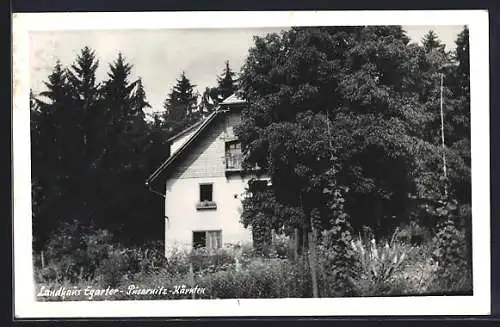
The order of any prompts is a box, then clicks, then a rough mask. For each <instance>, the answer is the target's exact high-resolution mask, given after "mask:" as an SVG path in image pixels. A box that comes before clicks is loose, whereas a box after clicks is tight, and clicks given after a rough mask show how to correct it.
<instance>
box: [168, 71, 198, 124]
mask: <svg viewBox="0 0 500 327" xmlns="http://www.w3.org/2000/svg"><path fill="white" fill-rule="evenodd" d="M195 87H196V85H194V84H191V81H190V80H189V79H188V78H187V76H186V73H185V72H182V73H181V75H180V78H179V79H177V83H176V85H174V87H173V88H172V89H171V91H170V93H169V94H168V97H167V99H166V100H165V101H164V103H163V108H164V109H165V115H164V121H165V124H166V126H167V128H168V130H169V131H170V133H176V132H178V131H179V130H181V129H183V128H184V127H186V126H187V125H190V124H192V123H194V122H195V121H196V120H197V119H198V118H199V113H198V112H197V111H196V107H197V100H198V95H197V93H196V91H195Z"/></svg>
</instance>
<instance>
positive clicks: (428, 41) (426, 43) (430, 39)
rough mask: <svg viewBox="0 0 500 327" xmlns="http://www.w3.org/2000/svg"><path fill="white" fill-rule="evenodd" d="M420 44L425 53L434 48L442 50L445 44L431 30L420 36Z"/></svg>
mask: <svg viewBox="0 0 500 327" xmlns="http://www.w3.org/2000/svg"><path fill="white" fill-rule="evenodd" d="M422 46H423V47H424V50H425V52H427V53H428V52H431V51H432V50H435V49H438V50H440V51H444V48H445V45H444V44H443V43H441V41H440V40H439V37H438V35H437V34H436V32H434V31H433V30H430V31H429V32H427V33H426V34H425V35H424V36H423V37H422Z"/></svg>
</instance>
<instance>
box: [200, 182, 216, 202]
mask: <svg viewBox="0 0 500 327" xmlns="http://www.w3.org/2000/svg"><path fill="white" fill-rule="evenodd" d="M212 195H213V186H212V184H200V202H203V201H213V200H212Z"/></svg>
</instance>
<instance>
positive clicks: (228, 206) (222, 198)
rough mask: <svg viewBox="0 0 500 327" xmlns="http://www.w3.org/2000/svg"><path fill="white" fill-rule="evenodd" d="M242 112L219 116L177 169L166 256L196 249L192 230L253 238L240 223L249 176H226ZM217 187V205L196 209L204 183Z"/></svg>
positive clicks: (237, 239)
mask: <svg viewBox="0 0 500 327" xmlns="http://www.w3.org/2000/svg"><path fill="white" fill-rule="evenodd" d="M239 117H240V116H239V113H237V112H231V113H227V114H225V115H224V116H221V117H219V119H218V120H217V121H215V122H214V123H213V125H211V126H209V127H208V128H209V130H207V131H206V133H204V134H203V136H200V139H199V140H197V141H196V145H195V146H194V147H192V148H190V149H189V152H188V153H186V157H184V158H183V159H182V160H180V161H179V162H177V163H176V164H175V166H174V167H173V168H172V171H171V172H170V174H169V177H168V178H167V181H166V193H165V217H168V218H165V255H166V256H167V257H168V255H169V251H171V250H172V248H179V247H186V248H191V247H192V238H193V231H211V230H221V231H222V244H223V245H224V244H227V243H232V244H235V243H247V242H251V240H252V237H251V231H250V230H249V229H245V228H244V227H243V225H242V224H241V223H240V216H241V212H242V204H241V195H242V193H243V192H244V191H245V188H246V187H247V186H248V181H249V180H250V178H251V177H250V176H243V175H241V174H239V173H235V174H232V175H228V176H226V171H225V160H224V158H225V142H226V141H227V140H230V139H234V134H233V126H234V125H235V124H237V123H239ZM205 183H211V184H212V185H213V196H212V199H213V201H214V202H215V203H216V204H217V208H216V209H205V210H197V209H196V204H197V203H198V202H199V197H200V196H199V194H200V190H199V187H200V186H199V185H200V184H205Z"/></svg>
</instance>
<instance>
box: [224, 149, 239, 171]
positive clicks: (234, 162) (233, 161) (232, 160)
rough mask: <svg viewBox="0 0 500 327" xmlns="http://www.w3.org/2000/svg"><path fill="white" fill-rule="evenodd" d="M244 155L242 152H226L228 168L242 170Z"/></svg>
mask: <svg viewBox="0 0 500 327" xmlns="http://www.w3.org/2000/svg"><path fill="white" fill-rule="evenodd" d="M242 160H243V155H242V154H241V153H226V170H229V171H231V170H234V171H238V170H242V166H241V163H242Z"/></svg>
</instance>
